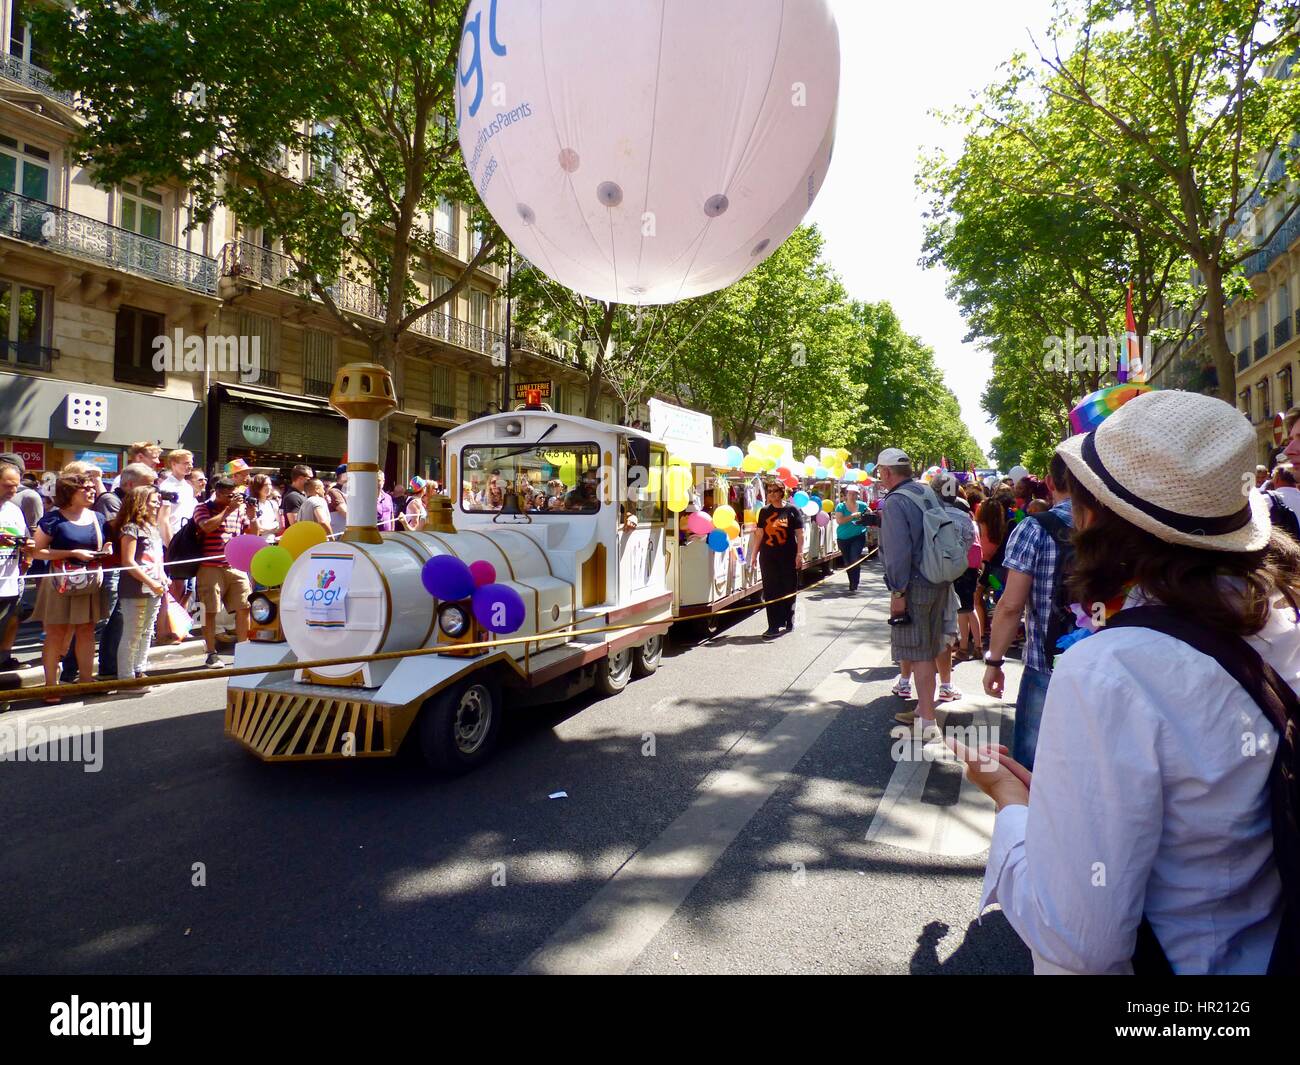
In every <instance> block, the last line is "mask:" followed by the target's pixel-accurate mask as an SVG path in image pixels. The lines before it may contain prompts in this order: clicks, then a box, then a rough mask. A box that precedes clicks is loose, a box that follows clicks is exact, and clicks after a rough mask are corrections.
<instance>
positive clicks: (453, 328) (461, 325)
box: [221, 240, 505, 355]
mask: <svg viewBox="0 0 1300 1065" xmlns="http://www.w3.org/2000/svg"><path fill="white" fill-rule="evenodd" d="M221 273H222V276H224V277H247V278H252V279H253V280H256V281H259V282H261V283H262V284H263V285H269V286H271V287H273V288H279V289H283V290H284V291H286V292H292V293H294V294H295V295H298V296H301V297H303V298H304V299H314V298H315V295H314V293H313V292H312V291H311V284H310V282H309V281H308V280H307V279H306V278H304V277H303V276H302V274H301V273H299V271H298V267H297V264H296V263H295V262H294V261H293V259H292V258H291V257H290V256H288V255H285V254H284V253H283V252H278V251H272V250H271V249H270V248H263V247H262V246H261V245H258V244H253V243H250V242H249V241H246V240H239V241H232V242H231V243H229V244H227V245H226V246H225V247H224V248H222V249H221ZM324 288H325V290H326V291H327V292H328V293H329V295H330V298H331V299H332V300H333V301H334V303H335V305H336V306H337V307H338V308H339V310H342V311H346V312H348V313H350V314H356V315H359V316H361V317H363V318H369V319H372V320H373V321H376V322H382V321H383V320H384V312H385V307H384V301H383V300H382V299H381V298H380V296H379V293H378V292H376V291H375V290H374V289H373V288H371V287H370V286H369V285H363V284H361V283H360V282H358V281H352V280H349V279H348V278H337V279H335V280H334V281H331V282H329V283H328V284H325V285H324ZM411 331H412V332H413V333H418V334H419V335H421V336H426V337H429V338H430V339H433V340H441V341H443V342H444V343H447V344H454V345H455V346H457V347H460V348H466V349H468V350H470V351H477V352H480V353H481V354H484V355H490V354H492V351H493V344H494V343H496V342H497V341H500V342H501V343H502V344H504V343H505V337H504V336H502V335H501V334H500V333H497V332H494V331H493V330H491V329H483V328H482V327H480V326H476V325H472V324H470V323H469V322H463V321H461V320H460V319H459V318H453V317H451V316H450V315H447V314H443V313H442V312H441V311H429V312H428V313H427V314H425V315H423V316H421V317H420V318H417V319H416V320H415V322H414V323H412V325H411Z"/></svg>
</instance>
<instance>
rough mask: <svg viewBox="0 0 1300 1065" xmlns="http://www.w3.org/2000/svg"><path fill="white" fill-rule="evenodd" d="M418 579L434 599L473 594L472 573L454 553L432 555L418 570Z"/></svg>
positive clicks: (448, 598)
mask: <svg viewBox="0 0 1300 1065" xmlns="http://www.w3.org/2000/svg"><path fill="white" fill-rule="evenodd" d="M420 580H421V581H423V582H424V590H425V591H426V592H428V593H429V594H430V595H431V596H433V597H434V598H435V599H444V600H449V601H451V600H456V599H468V598H469V597H470V596H471V595H473V594H474V575H473V574H472V573H470V571H469V567H468V566H467V565H465V563H464V562H462V561H461V560H460V559H458V558H457V557H456V556H455V555H434V556H433V558H431V559H429V561H428V562H426V563H425V564H424V568H423V569H421V570H420Z"/></svg>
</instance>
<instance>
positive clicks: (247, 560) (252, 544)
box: [225, 533, 266, 573]
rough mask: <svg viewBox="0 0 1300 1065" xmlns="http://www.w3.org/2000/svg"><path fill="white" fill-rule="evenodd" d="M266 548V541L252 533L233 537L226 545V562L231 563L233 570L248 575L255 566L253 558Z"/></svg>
mask: <svg viewBox="0 0 1300 1065" xmlns="http://www.w3.org/2000/svg"><path fill="white" fill-rule="evenodd" d="M265 546H266V541H265V540H263V539H262V538H261V537H260V536H254V535H253V534H252V533H244V534H243V535H241V536H236V537H233V538H232V539H231V540H230V541H229V543H227V544H226V551H225V554H226V561H227V562H228V563H230V566H231V568H233V569H238V570H243V571H244V572H245V573H247V572H248V567H249V566H251V565H252V564H253V556H254V555H255V554H257V553H258V552H259V551H260V550H262V548H264V547H265Z"/></svg>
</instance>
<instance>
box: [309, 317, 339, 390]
mask: <svg viewBox="0 0 1300 1065" xmlns="http://www.w3.org/2000/svg"><path fill="white" fill-rule="evenodd" d="M302 378H303V381H302V390H303V394H304V395H308V396H328V395H329V394H330V391H331V389H333V387H334V338H333V337H332V336H330V334H329V333H322V332H321V331H320V330H319V329H304V330H303V333H302Z"/></svg>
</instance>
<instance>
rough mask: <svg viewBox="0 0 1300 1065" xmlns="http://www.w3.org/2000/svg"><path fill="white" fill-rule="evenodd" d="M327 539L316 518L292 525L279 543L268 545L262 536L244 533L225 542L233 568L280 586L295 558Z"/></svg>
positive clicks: (259, 581) (270, 584) (270, 586)
mask: <svg viewBox="0 0 1300 1065" xmlns="http://www.w3.org/2000/svg"><path fill="white" fill-rule="evenodd" d="M326 539H327V537H326V535H325V530H324V529H323V528H321V526H319V525H317V524H316V523H315V522H314V521H309V522H302V521H300V522H297V523H296V524H294V525H290V526H289V528H287V529H286V530H285V531H284V534H283V535H282V536H281V537H280V542H279V543H278V544H268V543H267V542H266V541H265V540H263V539H262V538H261V537H260V536H254V535H252V534H251V533H245V534H244V535H242V536H236V537H235V538H234V539H232V540H231V541H230V542H229V543H228V544H226V550H225V555H226V562H227V563H228V564H229V565H230V567H231V568H232V569H238V570H243V571H244V572H245V573H247V574H248V575H249V576H250V577H252V578H253V580H255V581H257V583H258V584H261V585H263V586H265V587H267V588H278V587H279V586H280V585H282V584H283V583H284V579H285V577H287V576H288V575H289V567H290V566H292V565H293V560H294V559H295V558H297V557H298V556H299V555H301V554H302V553H303V552H305V551H310V550H311V549H312V548H313V547H316V546H317V545H319V544H323V543H325V541H326Z"/></svg>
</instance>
